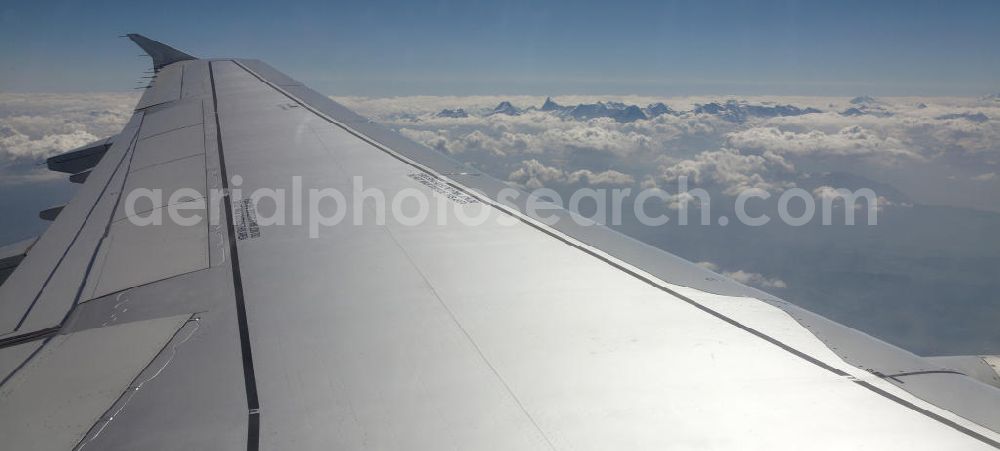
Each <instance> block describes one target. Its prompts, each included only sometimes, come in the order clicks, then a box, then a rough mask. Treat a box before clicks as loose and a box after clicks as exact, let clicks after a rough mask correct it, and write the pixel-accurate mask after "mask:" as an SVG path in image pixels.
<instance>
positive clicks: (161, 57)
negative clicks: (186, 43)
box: [127, 33, 198, 70]
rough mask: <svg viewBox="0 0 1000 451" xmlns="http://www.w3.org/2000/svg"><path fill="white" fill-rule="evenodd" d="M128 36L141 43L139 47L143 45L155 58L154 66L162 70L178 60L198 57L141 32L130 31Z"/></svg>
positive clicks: (151, 56)
mask: <svg viewBox="0 0 1000 451" xmlns="http://www.w3.org/2000/svg"><path fill="white" fill-rule="evenodd" d="M127 36H128V38H129V39H131V40H132V42H135V43H136V44H138V45H139V47H142V50H143V51H145V52H146V54H147V55H149V57H150V58H153V68H154V69H156V70H160V68H162V67H163V66H166V65H168V64H171V63H176V62H178V61H186V60H196V59H198V58H195V57H193V56H191V55H188V54H187V53H184V52H182V51H180V50H177V49H175V48H173V47H171V46H169V45H166V44H164V43H162V42H159V41H154V40H152V39H149V38H147V37H145V36H143V35H141V34H135V33H129V34H128V35H127Z"/></svg>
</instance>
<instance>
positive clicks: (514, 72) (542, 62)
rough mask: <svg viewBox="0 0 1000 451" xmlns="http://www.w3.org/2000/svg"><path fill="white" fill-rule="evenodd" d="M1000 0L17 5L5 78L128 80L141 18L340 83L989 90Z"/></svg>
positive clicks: (335, 86)
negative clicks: (129, 35) (130, 36)
mask: <svg viewBox="0 0 1000 451" xmlns="http://www.w3.org/2000/svg"><path fill="white" fill-rule="evenodd" d="M998 18H1000V2H995V1H985V2H871V1H866V2H793V1H766V2H750V1H728V2H702V1H688V2H668V1H655V2H593V3H588V2H576V1H567V2H548V3H539V4H535V3H533V2H520V1H492V2H477V1H444V2H427V3H419V4H418V3H417V2H406V1H401V2H378V1H368V2H357V1H355V2H349V3H335V2H322V1H314V2H304V3H295V4H292V3H285V2H280V3H278V2H275V3H251V2H204V1H200V2H190V1H172V2H155V3H150V4H143V3H142V2H137V1H129V2H124V1H121V2H119V1H109V2H94V1H62V2H47V1H39V2H6V3H5V4H4V5H3V6H0V52H2V57H3V58H2V61H3V67H2V68H0V90H12V91H92V90H122V89H128V88H129V87H131V86H133V85H134V83H135V81H136V80H137V79H138V76H139V75H140V74H139V72H141V71H142V70H144V69H145V68H146V67H147V66H148V60H146V59H144V58H138V57H136V55H137V54H138V53H139V52H138V50H137V49H136V48H135V47H133V46H132V44H131V43H130V42H128V41H127V40H124V39H118V38H117V36H118V35H119V34H123V33H126V32H139V33H143V34H146V35H148V36H150V37H152V38H154V39H158V40H162V41H164V42H167V43H169V44H172V45H174V46H176V47H178V48H180V49H182V50H185V51H188V52H190V53H192V54H195V55H198V56H220V57H224V56H241V57H256V58H260V59H263V60H265V61H268V62H269V63H271V64H272V65H274V66H276V67H278V68H279V69H281V70H283V71H285V72H287V73H289V74H291V75H293V76H295V77H297V78H299V79H301V80H302V81H305V82H306V83H307V84H309V85H311V86H313V87H314V88H317V89H318V90H320V91H323V92H325V93H327V94H332V95H372V96H379V95H408V94H438V95H441V94H454V95H465V94H501V93H524V94H553V95H559V94H569V93H595V94H629V93H635V94H657V95H685V94H800V95H855V94H862V93H866V94H872V95H982V94H986V93H991V92H997V91H1000V50H998V49H997V44H998V43H1000V26H997V25H996V24H997V20H998Z"/></svg>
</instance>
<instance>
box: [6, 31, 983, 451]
mask: <svg viewBox="0 0 1000 451" xmlns="http://www.w3.org/2000/svg"><path fill="white" fill-rule="evenodd" d="M130 37H131V38H132V40H134V41H136V42H137V43H138V44H139V45H140V46H141V47H142V48H143V49H144V50H145V51H146V52H147V53H148V54H149V55H150V56H151V57H152V58H153V65H154V68H155V69H156V72H155V77H154V78H153V81H152V82H151V84H150V86H149V88H148V89H146V90H145V92H144V95H143V96H142V99H141V100H140V101H139V103H138V105H137V106H136V109H135V112H134V114H133V116H132V118H131V120H130V121H129V122H128V124H127V125H125V127H124V129H123V130H122V132H121V133H120V134H118V135H117V136H115V137H113V138H112V139H108V140H102V141H100V142H97V143H94V144H93V145H90V146H85V147H84V148H81V149H79V150H77V151H74V152H75V153H70V154H67V155H64V156H61V157H56V158H55V159H54V160H52V161H50V162H49V163H50V167H52V168H53V169H56V170H62V171H64V172H69V173H72V174H74V176H73V177H74V181H78V182H83V184H82V186H81V188H80V190H79V191H78V193H77V194H76V196H75V197H74V198H73V200H72V201H71V202H70V203H69V204H67V205H66V206H64V207H63V208H61V209H59V210H55V211H52V212H50V213H49V214H48V215H49V216H54V222H53V223H52V224H51V226H50V227H49V229H48V230H47V231H46V232H45V233H44V234H43V235H42V236H41V237H39V238H38V239H37V241H34V242H32V243H29V244H27V245H20V246H15V247H12V248H10V249H9V250H8V251H6V252H8V253H9V254H10V255H0V260H2V261H3V262H7V263H6V264H8V266H11V265H13V266H11V267H13V270H12V271H13V272H12V273H11V274H10V275H9V277H8V278H7V279H6V281H4V282H3V285H2V286H0V443H2V444H0V447H2V448H4V449H11V450H34V449H38V450H56V449H84V450H90V449H94V450H113V449H128V450H131V449H177V450H181V449H184V450H186V449H211V450H222V449H250V450H257V449H410V450H418V449H421V450H422V449H427V450H441V449H463V450H466V449H501V450H511V449H518V450H526V449H545V450H569V449H573V450H584V449H594V450H609V449H667V448H708V449H710V448H740V449H803V448H808V449H813V448H829V449H859V448H866V449H929V450H941V449H980V448H982V449H989V448H997V447H1000V388H997V387H998V385H1000V379H998V378H1000V376H998V375H997V373H996V370H995V367H991V366H990V363H991V362H992V363H993V364H994V365H996V364H997V359H995V358H993V357H981V358H980V357H975V356H972V357H968V358H955V359H952V360H931V359H926V358H921V357H918V356H916V355H913V354H911V353H909V352H907V351H904V350H902V349H899V348H896V347H893V346H891V345H888V344H886V343H884V342H881V341H879V340H876V339H874V338H872V337H870V336H867V335H865V334H863V333H861V332H858V331H856V330H853V329H850V328H847V327H844V326H841V325H839V324H836V323H833V322H831V321H828V320H826V319H824V318H822V317H820V316H817V315H815V314H812V313H810V312H808V311H805V310H803V309H800V308H798V307H796V306H794V305H791V304H789V303H787V302H784V301H782V300H780V299H777V298H775V297H773V296H771V295H768V294H766V293H763V292H760V291H757V290H754V289H751V288H748V287H745V286H743V285H740V284H737V283H735V282H733V281H731V280H728V279H726V278H724V277H722V276H719V275H717V274H714V273H712V272H710V271H707V270H705V269H703V268H700V267H698V266H696V265H693V264H691V263H689V262H686V261H684V260H682V259H680V258H678V257H675V256H673V255H671V254H668V253H666V252H663V251H661V250H658V249H656V248H653V247H650V246H647V245H645V244H642V243H640V242H638V241H635V240H632V239H630V238H627V237H625V236H623V235H620V234H618V233H616V232H614V231H612V230H610V229H608V228H605V227H603V226H600V225H587V224H578V222H577V221H574V220H572V219H573V214H572V213H569V212H567V211H564V210H559V209H547V210H545V211H544V212H538V211H533V209H532V208H529V207H530V205H529V204H530V203H531V202H532V199H531V198H529V196H528V194H527V193H523V192H520V191H511V188H510V187H508V186H507V185H506V184H504V183H503V182H501V181H498V180H496V179H493V178H491V177H489V176H487V175H485V174H481V173H479V172H477V171H476V170H475V169H473V168H470V167H468V166H465V165H463V164H460V163H458V162H456V161H453V160H451V159H450V158H449V157H447V156H445V155H443V154H441V153H439V152H436V151H434V150H431V149H428V148H425V147H422V146H420V145H417V144H415V143H413V142H411V141H409V140H406V139H405V138H403V137H401V136H400V135H398V134H396V133H395V132H393V131H390V130H388V129H385V128H383V127H381V126H379V125H378V124H375V123H372V122H371V121H369V120H367V119H365V118H363V117H361V116H358V115H357V114H354V113H352V112H351V111H349V110H347V109H346V108H344V107H343V106H341V105H340V104H338V103H336V102H334V101H332V100H330V99H329V98H327V97H325V96H323V95H321V94H319V93H317V92H315V91H313V90H311V89H309V88H308V87H306V86H303V85H302V84H301V83H299V82H298V81H295V80H294V79H292V78H290V77H288V76H286V75H284V74H282V73H281V72H278V71H277V70H275V69H273V68H271V67H270V66H268V65H266V64H265V63H263V62H260V61H256V60H249V59H197V58H195V57H192V56H191V55H188V54H186V53H183V52H180V51H178V50H176V49H173V48H171V47H168V46H166V45H164V44H161V43H159V42H156V41H152V40H149V39H147V38H144V37H142V36H139V35H130ZM81 174H82V175H81ZM156 190H159V191H160V192H161V193H163V196H162V199H160V201H156V200H155V196H153V195H152V194H151V193H155V192H156ZM261 190H263V191H261ZM255 191H256V192H257V193H258V195H257V197H252V196H251V195H250V193H253V192H255ZM358 191H360V192H361V197H358V196H355V195H353V194H352V193H357V192H358ZM337 192H339V193H348V194H351V195H344V196H343V197H340V198H338V197H337V195H336V194H335V193H337ZM512 192H513V193H514V194H515V195H511V193H512ZM133 193H145V194H148V195H149V196H146V197H141V198H140V200H136V199H137V198H133V197H131V196H132V195H133ZM296 193H298V194H296ZM295 196H299V197H298V198H296V197H295ZM317 197H318V198H319V199H320V200H316V198H317ZM282 198H288V199H291V202H289V203H288V205H287V206H285V207H282V205H284V204H283V203H282V202H280V201H279V199H282ZM421 198H423V199H429V201H428V202H421V201H420V200H419V199H421ZM400 199H402V200H400ZM255 201H256V202H255ZM380 204H381V205H380ZM282 208H286V209H287V210H282ZM279 210H280V211H279ZM386 210H392V211H393V212H394V213H397V214H388V215H385V217H384V218H383V217H380V212H384V211H386ZM277 213H280V214H277ZM542 213H544V214H542ZM173 214H177V215H180V217H181V218H182V219H184V221H176V220H167V219H166V218H167V217H168V216H171V215H173ZM341 214H344V215H345V216H343V218H346V219H343V220H342V221H340V222H339V223H337V224H336V225H331V224H330V223H332V222H333V219H335V218H337V217H338V215H341ZM418 214H426V215H428V216H429V217H431V218H439V217H444V218H446V219H449V220H445V221H437V220H431V221H422V222H419V223H415V224H414V223H410V221H409V219H407V218H413V217H416V216H417V215H418ZM158 215H159V216H161V217H163V218H164V220H163V221H162V224H159V225H157V224H152V225H149V224H146V223H145V222H144V221H148V220H152V219H151V218H155V217H157V216H158ZM312 215H319V216H318V217H319V218H321V221H322V223H317V221H320V220H317V219H316V218H315V217H310V216H312ZM553 216H554V217H556V218H557V219H559V220H558V221H555V222H554V223H553V221H551V220H550V219H552V217H553ZM196 218H197V219H199V220H197V221H195V219H196ZM275 218H290V219H289V220H288V222H287V223H285V224H274V222H277V220H275ZM454 218H464V219H462V220H455V219H454ZM470 218H471V219H470ZM577 219H578V218H577ZM188 220H190V221H188ZM4 249H7V248H4ZM949 362H951V363H949ZM954 362H960V363H961V364H955V365H952V363H954Z"/></svg>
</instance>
